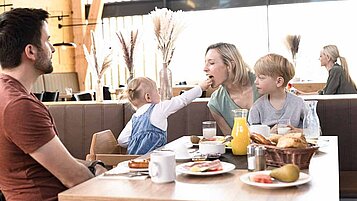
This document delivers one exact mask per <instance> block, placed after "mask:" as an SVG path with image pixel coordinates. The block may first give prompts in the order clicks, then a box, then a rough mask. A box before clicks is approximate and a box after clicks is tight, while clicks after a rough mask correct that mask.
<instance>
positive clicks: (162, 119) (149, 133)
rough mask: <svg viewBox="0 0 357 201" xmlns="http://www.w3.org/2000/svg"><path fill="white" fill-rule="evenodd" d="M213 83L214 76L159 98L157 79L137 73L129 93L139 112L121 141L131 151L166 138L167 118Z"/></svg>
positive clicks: (149, 147)
mask: <svg viewBox="0 0 357 201" xmlns="http://www.w3.org/2000/svg"><path fill="white" fill-rule="evenodd" d="M211 84H212V81H211V79H207V80H205V81H203V82H202V83H200V85H199V86H196V87H194V88H192V89H191V90H189V91H186V92H185V93H183V94H181V95H179V96H176V97H173V98H172V99H171V100H165V101H162V102H161V101H160V95H159V91H158V89H157V87H156V83H155V82H154V81H153V80H151V79H150V78H147V77H138V78H135V79H133V80H131V81H130V82H129V84H128V89H127V92H126V97H127V98H128V100H129V102H130V103H131V105H132V106H133V107H134V109H135V110H136V112H135V113H134V114H133V116H132V117H131V119H130V120H129V122H128V123H127V124H126V126H125V128H124V129H123V131H122V132H121V133H120V135H119V137H118V143H119V145H120V146H122V147H127V152H128V154H140V155H142V154H146V153H148V152H150V151H152V150H155V149H157V148H159V147H161V146H163V145H165V144H166V142H167V126H168V125H167V118H168V117H169V116H170V115H171V114H173V113H175V112H176V111H178V110H179V109H181V108H183V107H185V106H186V105H187V104H189V103H191V102H192V101H193V100H194V99H195V98H198V97H200V96H201V94H202V91H205V90H207V88H208V87H209V86H210V85H211Z"/></svg>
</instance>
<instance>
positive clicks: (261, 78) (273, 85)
mask: <svg viewBox="0 0 357 201" xmlns="http://www.w3.org/2000/svg"><path fill="white" fill-rule="evenodd" d="M256 76H257V77H256V78H255V85H256V86H257V89H258V92H259V93H260V94H268V93H271V92H273V91H275V90H276V89H277V88H278V86H277V79H278V78H274V77H270V76H267V75H262V74H257V75H256Z"/></svg>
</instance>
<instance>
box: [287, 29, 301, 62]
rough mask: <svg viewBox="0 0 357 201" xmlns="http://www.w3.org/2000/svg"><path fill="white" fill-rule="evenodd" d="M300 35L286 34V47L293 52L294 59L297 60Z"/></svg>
mask: <svg viewBox="0 0 357 201" xmlns="http://www.w3.org/2000/svg"><path fill="white" fill-rule="evenodd" d="M300 38H301V37H300V35H287V36H286V47H287V48H288V50H289V51H290V53H291V56H292V59H293V60H294V61H295V59H296V54H297V53H298V51H299V44H300Z"/></svg>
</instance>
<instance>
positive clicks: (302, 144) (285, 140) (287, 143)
mask: <svg viewBox="0 0 357 201" xmlns="http://www.w3.org/2000/svg"><path fill="white" fill-rule="evenodd" d="M276 147H279V148H306V147H307V143H306V141H304V139H301V138H296V137H289V136H282V137H281V138H280V139H279V141H278V144H277V145H276Z"/></svg>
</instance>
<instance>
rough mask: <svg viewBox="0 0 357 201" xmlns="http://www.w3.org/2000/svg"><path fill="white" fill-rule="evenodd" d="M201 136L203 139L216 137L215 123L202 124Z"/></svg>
mask: <svg viewBox="0 0 357 201" xmlns="http://www.w3.org/2000/svg"><path fill="white" fill-rule="evenodd" d="M202 134H203V138H212V137H214V136H216V122H215V121H204V122H202Z"/></svg>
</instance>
